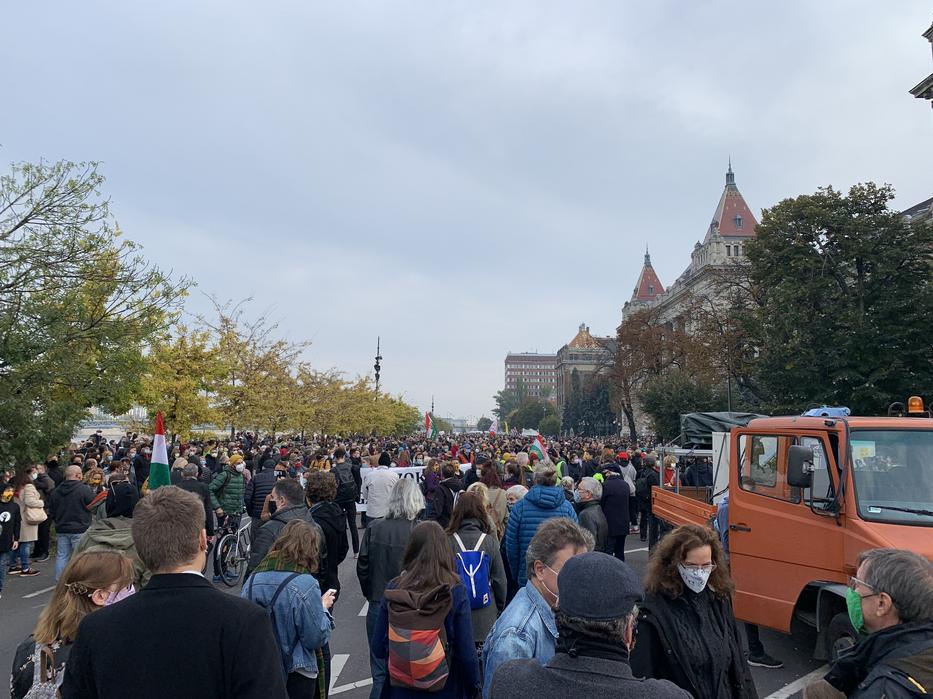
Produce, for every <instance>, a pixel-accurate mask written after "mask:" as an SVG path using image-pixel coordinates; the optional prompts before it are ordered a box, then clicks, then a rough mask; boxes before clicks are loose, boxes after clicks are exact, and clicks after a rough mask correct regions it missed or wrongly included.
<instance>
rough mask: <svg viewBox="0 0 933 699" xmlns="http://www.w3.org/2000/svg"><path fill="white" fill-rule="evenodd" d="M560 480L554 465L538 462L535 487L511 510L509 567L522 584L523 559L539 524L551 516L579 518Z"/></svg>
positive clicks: (523, 577)
mask: <svg viewBox="0 0 933 699" xmlns="http://www.w3.org/2000/svg"><path fill="white" fill-rule="evenodd" d="M556 483H557V472H556V471H555V470H554V467H553V466H551V465H549V464H540V465H538V466H537V467H536V468H535V471H534V485H533V486H532V488H531V490H529V491H528V494H527V495H525V497H523V498H522V499H521V500H520V501H518V502H517V503H515V505H514V506H513V507H512V511H511V512H510V513H509V523H508V527H507V528H506V533H505V551H506V556H507V558H508V561H509V568H510V569H511V570H512V572H513V574H514V575H515V578H516V580H518V584H519V585H524V584H525V582H526V581H527V578H526V577H525V566H523V565H522V562H523V561H524V560H525V551H526V550H527V549H528V545H529V544H530V543H531V539H532V537H534V535H535V532H536V531H537V530H538V526H539V525H540V524H541V523H542V522H544V521H545V520H546V519H549V518H551V517H567V518H569V519H572V520H573V521H574V522H576V521H577V513H576V512H574V509H573V506H572V505H571V504H570V503H569V502H567V498H565V497H564V491H563V488H561V487H560V486H559V485H556Z"/></svg>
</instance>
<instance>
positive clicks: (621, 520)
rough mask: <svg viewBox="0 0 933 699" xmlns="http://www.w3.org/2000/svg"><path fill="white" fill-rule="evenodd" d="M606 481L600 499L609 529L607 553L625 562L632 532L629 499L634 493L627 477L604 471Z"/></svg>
mask: <svg viewBox="0 0 933 699" xmlns="http://www.w3.org/2000/svg"><path fill="white" fill-rule="evenodd" d="M603 476H604V478H605V480H604V481H603V496H602V498H601V499H600V505H601V506H602V508H603V514H605V515H606V523H607V525H608V527H609V529H608V533H609V541H608V542H606V545H607V548H608V550H607V553H611V554H612V555H613V556H615V557H616V558H618V559H619V560H620V561H624V560H625V537H627V536H628V533H629V531H630V530H631V526H632V523H631V520H630V519H629V511H628V506H629V498H630V497H631V495H632V491H630V490H629V487H628V484H627V483H626V482H625V477H624V476H622V475H621V474H619V473H616V472H615V471H603Z"/></svg>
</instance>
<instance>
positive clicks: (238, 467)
mask: <svg viewBox="0 0 933 699" xmlns="http://www.w3.org/2000/svg"><path fill="white" fill-rule="evenodd" d="M244 468H246V467H245V466H244V465H243V464H237V465H236V470H237V473H243V469H244Z"/></svg>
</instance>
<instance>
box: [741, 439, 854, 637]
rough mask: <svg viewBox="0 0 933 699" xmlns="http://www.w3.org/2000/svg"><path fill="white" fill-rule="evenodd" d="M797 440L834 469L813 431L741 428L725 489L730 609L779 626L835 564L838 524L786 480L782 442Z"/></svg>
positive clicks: (838, 555) (837, 563)
mask: <svg viewBox="0 0 933 699" xmlns="http://www.w3.org/2000/svg"><path fill="white" fill-rule="evenodd" d="M797 443H803V444H806V445H807V446H812V447H815V449H814V451H815V452H817V453H818V454H819V455H820V457H821V458H822V463H821V464H815V468H823V469H827V474H828V472H829V470H830V469H833V468H835V467H834V465H833V464H832V461H831V459H828V458H827V457H826V454H827V450H826V449H825V446H824V445H825V442H824V441H823V440H822V438H821V437H820V436H818V435H817V436H810V437H805V436H801V435H793V434H754V433H742V434H738V435H737V436H733V443H732V449H733V454H735V455H736V457H735V458H734V459H733V460H732V468H735V469H738V473H737V474H736V476H737V478H736V479H735V480H733V481H731V482H732V483H733V485H732V487H730V493H729V549H730V563H731V568H732V574H733V577H734V578H735V582H736V595H735V614H736V616H737V617H738V618H739V619H742V620H744V621H750V622H752V623H756V624H759V625H762V626H768V627H771V628H774V629H778V630H780V631H784V632H788V631H790V624H791V619H792V618H793V613H794V607H795V605H796V603H797V598H798V596H799V595H800V592H801V591H802V590H803V589H804V587H806V585H807V584H808V583H810V582H812V581H816V580H832V579H834V578H835V577H836V576H835V575H834V574H833V571H838V570H840V566H841V565H842V528H841V527H839V526H837V524H836V521H835V519H834V518H832V517H824V516H820V515H817V514H815V513H814V512H812V511H811V509H810V506H809V504H808V502H806V501H805V494H804V493H802V492H801V490H800V489H799V488H796V487H791V486H789V485H788V484H787V452H788V447H790V446H791V445H793V444H797ZM815 460H817V461H818V460H819V459H818V458H817V459H815ZM824 475H826V474H824ZM817 482H820V479H819V478H815V479H814V483H817ZM814 489H815V488H814ZM806 495H807V496H809V493H807V494H806ZM818 495H822V494H821V493H818ZM827 576H830V577H827Z"/></svg>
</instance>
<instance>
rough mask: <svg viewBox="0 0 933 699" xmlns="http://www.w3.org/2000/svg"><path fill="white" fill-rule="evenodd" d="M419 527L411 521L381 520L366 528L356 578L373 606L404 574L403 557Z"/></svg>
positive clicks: (361, 543) (361, 542)
mask: <svg viewBox="0 0 933 699" xmlns="http://www.w3.org/2000/svg"><path fill="white" fill-rule="evenodd" d="M416 524H418V522H417V521H412V520H408V519H380V520H378V521H376V522H373V523H371V524H370V525H369V526H368V527H367V528H366V533H364V534H363V539H362V541H360V556H359V558H358V559H357V560H356V577H357V578H358V579H359V581H360V591H362V593H363V596H364V597H365V598H366V599H367V600H369V603H370V604H371V605H372V604H377V603H379V602H381V601H382V595H383V593H384V592H385V589H386V585H388V584H389V581H390V580H392V579H393V578H395V577H397V576H398V574H399V573H401V572H402V555H403V554H404V553H405V547H406V546H408V540H409V539H410V538H411V531H412V529H414V528H415V525H416Z"/></svg>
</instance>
